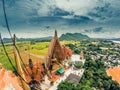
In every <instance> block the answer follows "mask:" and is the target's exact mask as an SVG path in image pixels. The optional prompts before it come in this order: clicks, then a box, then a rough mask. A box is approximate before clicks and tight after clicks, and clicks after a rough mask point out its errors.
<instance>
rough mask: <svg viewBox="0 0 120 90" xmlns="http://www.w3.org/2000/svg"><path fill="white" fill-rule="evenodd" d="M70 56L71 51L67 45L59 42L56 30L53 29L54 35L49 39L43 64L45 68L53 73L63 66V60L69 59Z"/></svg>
mask: <svg viewBox="0 0 120 90" xmlns="http://www.w3.org/2000/svg"><path fill="white" fill-rule="evenodd" d="M71 56H72V51H71V50H70V49H69V48H68V47H66V46H64V45H63V46H62V45H61V44H60V42H59V39H58V36H57V31H56V30H55V35H54V37H53V39H52V40H51V43H50V45H49V49H48V54H47V56H46V61H45V64H46V68H47V70H48V71H50V73H54V72H55V71H56V70H57V69H59V68H63V67H64V65H63V62H64V61H65V60H68V59H70V57H71ZM60 70H61V69H60Z"/></svg>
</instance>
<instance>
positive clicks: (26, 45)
mask: <svg viewBox="0 0 120 90" xmlns="http://www.w3.org/2000/svg"><path fill="white" fill-rule="evenodd" d="M60 43H61V44H62V45H64V44H70V43H72V44H75V43H76V41H61V42H60ZM16 44H17V47H18V48H19V50H20V53H21V57H22V59H23V61H24V62H25V63H27V62H28V60H29V57H30V58H31V59H32V60H33V61H35V62H37V61H40V62H41V63H42V62H44V60H45V56H46V55H47V52H48V48H49V44H50V42H35V43H32V44H30V41H22V42H17V43H16ZM5 47H6V50H7V52H8V54H9V56H10V58H11V61H12V63H13V64H14V65H15V60H14V54H13V46H12V43H6V44H5ZM31 54H35V55H36V56H35V55H31ZM0 63H2V65H3V67H4V68H6V69H9V70H13V68H12V66H11V65H10V63H9V61H8V59H7V57H6V55H5V54H4V50H3V48H2V46H1V45H0Z"/></svg>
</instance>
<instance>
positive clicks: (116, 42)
mask: <svg viewBox="0 0 120 90" xmlns="http://www.w3.org/2000/svg"><path fill="white" fill-rule="evenodd" d="M112 42H114V43H120V41H114V40H113V41H112Z"/></svg>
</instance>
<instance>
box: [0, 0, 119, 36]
mask: <svg viewBox="0 0 120 90" xmlns="http://www.w3.org/2000/svg"><path fill="white" fill-rule="evenodd" d="M119 3H120V0H86V1H85V0H76V1H74V0H5V6H6V12H7V17H8V21H9V25H10V27H11V29H12V31H16V33H17V32H19V33H22V32H25V33H27V32H28V31H30V30H35V31H39V30H42V31H44V30H47V31H49V30H54V29H58V30H60V32H61V33H62V32H63V33H65V30H66V32H73V31H72V30H74V32H84V31H85V32H86V33H85V32H84V34H87V35H89V33H88V32H91V30H92V33H90V35H91V34H94V33H97V32H99V33H100V32H103V31H104V33H107V34H108V35H109V33H108V32H110V31H113V30H114V32H113V33H115V37H120V35H118V34H116V33H118V30H119V28H120V25H119V23H120V6H119ZM0 18H1V20H0V28H1V30H2V28H3V27H4V28H5V21H4V16H3V10H2V2H1V1H0ZM47 27H49V28H47ZM2 32H4V31H2ZM21 35H22V34H21ZM94 36H95V37H97V36H98V37H99V36H100V35H94ZM109 37H110V36H109Z"/></svg>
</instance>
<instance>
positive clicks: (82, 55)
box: [80, 51, 84, 59]
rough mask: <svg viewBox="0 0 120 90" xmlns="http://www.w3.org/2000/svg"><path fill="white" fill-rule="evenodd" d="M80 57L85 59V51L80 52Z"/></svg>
mask: <svg viewBox="0 0 120 90" xmlns="http://www.w3.org/2000/svg"><path fill="white" fill-rule="evenodd" d="M80 59H84V53H83V51H81V52H80Z"/></svg>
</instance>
